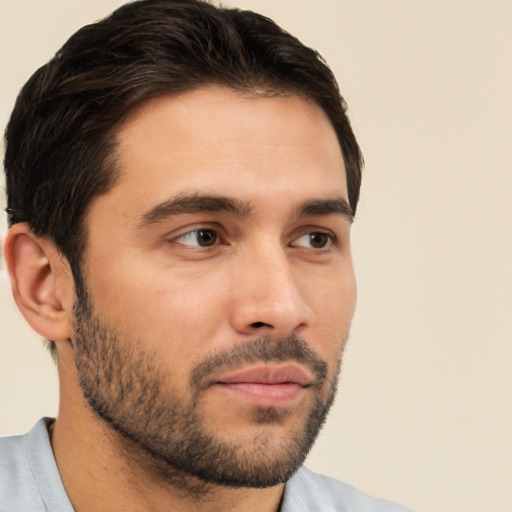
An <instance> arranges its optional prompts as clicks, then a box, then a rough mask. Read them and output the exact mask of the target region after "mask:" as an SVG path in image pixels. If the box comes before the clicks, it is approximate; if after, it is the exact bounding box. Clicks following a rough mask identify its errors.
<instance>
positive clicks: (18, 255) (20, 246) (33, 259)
mask: <svg viewBox="0 0 512 512" xmlns="http://www.w3.org/2000/svg"><path fill="white" fill-rule="evenodd" d="M4 257H5V261H6V263H7V268H8V271H9V276H10V279H11V286H12V293H13V296H14V300H15V301H16V304H17V305H18V308H19V309H20V311H21V313H22V314H23V316H24V317H25V319H26V320H27V321H28V323H29V324H30V325H31V326H32V328H33V329H34V330H35V331H36V332H37V333H39V334H40V335H41V336H43V337H44V338H48V339H51V340H53V341H64V340H67V339H68V338H69V337H70V336H71V314H70V313H71V309H72V303H73V280H72V276H71V272H70V270H69V265H68V263H67V261H66V260H65V259H63V258H62V256H61V255H60V254H59V251H58V250H57V248H56V247H55V244H54V243H53V242H52V241H51V240H49V239H47V238H45V237H39V236H36V235H34V233H32V231H31V230H30V228H29V227H28V225H27V224H25V223H20V224H15V225H14V226H13V227H12V228H11V229H10V230H9V231H8V233H7V236H6V238H5V241H4Z"/></svg>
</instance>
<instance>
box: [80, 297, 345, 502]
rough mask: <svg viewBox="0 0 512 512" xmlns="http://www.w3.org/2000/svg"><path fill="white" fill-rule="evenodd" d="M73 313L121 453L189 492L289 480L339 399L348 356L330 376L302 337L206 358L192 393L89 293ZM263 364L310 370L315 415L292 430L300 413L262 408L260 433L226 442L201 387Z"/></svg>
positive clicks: (95, 403) (84, 367)
mask: <svg viewBox="0 0 512 512" xmlns="http://www.w3.org/2000/svg"><path fill="white" fill-rule="evenodd" d="M74 314H75V325H74V328H75V334H74V337H73V340H72V345H73V350H74V358H75V364H76V367H77V371H78V376H79V384H80V386H81V388H82V391H83V395H84V397H85V399H86V400H87V402H88V403H89V405H90V407H91V408H92V410H93V411H94V413H95V414H96V415H97V416H98V417H99V418H101V419H102V420H104V421H105V422H106V423H107V424H108V425H109V426H110V427H111V429H113V430H114V431H115V432H117V433H118V434H120V435H121V439H122V440H124V441H126V442H127V443H125V445H124V449H123V450H124V451H125V452H128V451H129V453H124V454H123V455H125V456H128V458H131V459H132V460H135V461H136V462H139V463H140V464H141V465H144V466H146V469H149V470H150V471H152V472H153V473H157V474H158V476H159V477H161V478H163V479H166V480H168V481H169V482H170V483H173V482H174V483H178V482H179V485H180V486H181V487H182V488H185V487H186V486H187V485H188V484H190V485H189V491H194V490H195V491H197V493H199V494H200V493H201V492H202V491H204V490H205V488H206V486H205V485H202V484H215V485H221V486H229V487H253V488H263V487H269V486H273V485H277V484H279V483H283V482H286V481H287V480H288V479H289V478H290V477H291V476H292V475H293V473H294V472H295V471H296V470H297V469H298V468H299V466H300V465H301V464H302V463H303V461H304V459H305V458H306V455H307V454H308V452H309V450H310V449H311V447H312V445H313V443H314V441H315V439H316V437H317V435H318V433H319V431H320V429H321V427H322V425H323V423H324V421H325V419H326V416H327V414H328V411H329V409H330V407H331V405H332V403H333V401H334V397H335V394H336V388H337V383H338V373H339V372H338V370H339V365H340V363H341V353H340V356H339V361H338V368H336V371H335V372H332V373H331V374H329V373H328V370H327V364H326V363H325V362H324V361H322V360H321V359H319V358H318V356H316V355H315V353H314V352H313V351H312V350H311V349H310V348H309V347H308V345H307V344H306V343H305V341H304V340H302V339H300V338H298V337H296V336H290V337H289V338H285V339H279V340H272V339H269V338H259V339H254V340H251V341H248V342H246V343H241V344H237V345H236V346H234V347H233V348H231V349H230V350H229V351H223V352H216V353H214V354H210V355H208V356H206V357H205V358H203V359H202V360H201V361H199V362H198V364H197V365H195V367H194V369H193V371H192V372H191V375H190V381H189V388H190V390H191V393H190V394H189V397H188V399H185V398H184V397H182V396H179V394H178V392H177V390H176V389H172V388H170V386H169V385H166V383H168V382H171V379H170V375H169V371H168V370H167V369H166V368H165V367H164V366H163V365H161V364H159V360H158V358H157V356H156V354H151V353H146V352H144V351H143V350H142V349H141V347H144V344H143V343H142V342H139V341H138V340H134V339H131V338H129V337H127V336H124V337H123V339H121V336H120V335H119V333H118V331H116V330H115V329H114V328H112V327H110V326H109V325H106V323H103V322H101V321H100V320H99V318H98V317H97V316H96V315H95V314H94V312H93V308H92V304H91V301H90V299H89V298H88V297H87V295H85V296H84V297H82V298H80V299H78V300H77V301H76V302H75V306H74ZM340 345H341V347H343V345H344V343H342V344H340ZM261 361H264V362H276V363H279V362H285V361H286V362H290V361H291V362H298V363H300V364H303V365H305V366H306V367H307V368H309V370H310V371H311V372H312V374H313V375H314V382H313V384H312V386H311V389H310V390H309V391H308V392H311V393H312V400H311V405H310V408H309V411H308V412H307V414H305V419H304V420H303V421H302V423H301V424H300V425H299V426H295V427H294V428H288V430H285V429H284V427H282V426H279V424H280V423H284V422H286V421H287V420H288V419H289V418H288V416H289V414H294V412H293V411H292V412H288V411H287V410H286V409H285V408H284V409H283V408H273V407H268V408H263V407H255V408H254V414H253V417H252V421H253V422H254V424H262V425H263V424H264V428H262V429H261V434H258V435H256V436H255V437H254V438H252V439H251V442H250V443H248V442H242V441H239V442H236V441H227V440H224V439H223V438H222V436H220V435H219V434H217V433H215V432H213V431H212V430H211V429H209V428H208V424H207V421H206V420H205V418H204V414H203V412H202V410H201V405H202V404H201V399H202V397H203V395H204V391H205V389H204V388H203V384H204V382H205V381H207V378H208V375H210V374H211V373H212V372H213V371H218V370H226V369H236V368H241V367H242V366H243V365H248V364H253V363H258V362H261ZM300 414H303V415H304V412H300ZM299 423H300V422H299ZM292 424H293V425H296V424H297V422H292ZM269 425H276V428H275V429H272V428H268V427H269ZM273 430H276V431H279V432H277V435H273ZM127 447H128V448H127ZM187 480H188V484H187Z"/></svg>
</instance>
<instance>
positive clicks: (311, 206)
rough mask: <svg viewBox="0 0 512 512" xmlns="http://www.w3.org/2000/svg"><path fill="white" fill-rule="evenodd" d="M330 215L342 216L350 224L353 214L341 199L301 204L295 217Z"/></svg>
mask: <svg viewBox="0 0 512 512" xmlns="http://www.w3.org/2000/svg"><path fill="white" fill-rule="evenodd" d="M332 214H339V215H343V216H344V217H346V218H347V219H348V220H349V221H350V222H352V221H353V220H354V212H353V211H352V208H350V205H349V204H348V202H347V201H346V200H345V199H343V198H342V197H334V198H331V199H313V200H311V201H307V202H305V203H304V204H302V205H301V206H300V207H299V209H298V211H297V217H303V216H306V215H332Z"/></svg>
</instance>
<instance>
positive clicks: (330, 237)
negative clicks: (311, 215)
mask: <svg viewBox="0 0 512 512" xmlns="http://www.w3.org/2000/svg"><path fill="white" fill-rule="evenodd" d="M219 231H220V230H219V229H214V228H209V227H201V228H197V229H191V230H190V231H187V232H185V233H183V234H181V235H179V236H177V237H175V238H174V239H172V240H171V241H172V242H176V243H178V244H180V243H181V242H179V240H180V239H185V238H188V237H191V236H194V235H195V236H196V237H197V236H198V235H199V234H200V233H204V234H206V233H213V234H214V236H213V242H212V243H211V244H210V245H199V243H198V244H197V245H195V244H194V246H191V248H192V247H193V248H194V249H196V250H198V249H199V250H204V249H208V248H212V247H216V246H218V245H223V244H222V239H221V235H219ZM308 235H309V237H310V239H311V237H313V236H315V235H321V236H324V237H327V241H326V245H325V246H323V247H316V248H315V247H309V249H312V250H315V251H316V252H324V251H327V250H329V249H330V248H331V247H332V246H337V245H338V238H337V237H336V236H335V235H334V234H333V233H331V232H327V231H322V230H318V229H312V230H311V231H305V232H303V233H302V234H300V235H299V236H297V237H295V238H294V239H293V241H292V242H296V241H297V240H299V239H301V238H302V237H304V236H308ZM196 241H197V238H196ZM181 245H183V246H187V244H183V243H181ZM226 245H227V244H226ZM290 246H291V247H301V246H299V245H294V244H293V243H292V244H290Z"/></svg>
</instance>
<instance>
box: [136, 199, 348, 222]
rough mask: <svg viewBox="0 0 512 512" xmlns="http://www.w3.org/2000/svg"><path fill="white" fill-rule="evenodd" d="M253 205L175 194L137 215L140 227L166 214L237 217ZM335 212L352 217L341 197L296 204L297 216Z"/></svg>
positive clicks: (249, 211) (249, 212)
mask: <svg viewBox="0 0 512 512" xmlns="http://www.w3.org/2000/svg"><path fill="white" fill-rule="evenodd" d="M252 211H253V208H252V207H251V206H250V204H249V203H246V202H244V201H241V200H240V199H237V198H231V197H223V196H214V195H200V194H191V195H181V194H180V195H177V196H175V197H173V198H171V199H168V200H167V201H164V202H162V203H159V204H157V205H156V206H154V207H153V208H151V209H150V210H148V211H147V212H145V213H144V214H142V216H141V220H140V223H139V226H140V227H146V226H149V225H152V224H157V223H159V222H161V221H164V220H165V219H168V218H169V217H174V216H176V215H187V214H194V213H201V212H228V213H232V214H234V215H236V216H237V217H240V218H247V217H249V216H250V215H251V213H252ZM333 214H339V215H343V216H344V217H346V218H347V219H348V220H349V221H350V222H352V220H353V217H354V215H353V212H352V208H350V205H349V204H348V202H347V201H346V200H345V199H343V198H342V197H335V198H329V199H313V200H310V201H306V202H305V203H303V204H302V205H300V206H299V207H298V208H297V211H296V216H297V218H300V217H304V216H308V215H333Z"/></svg>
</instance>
